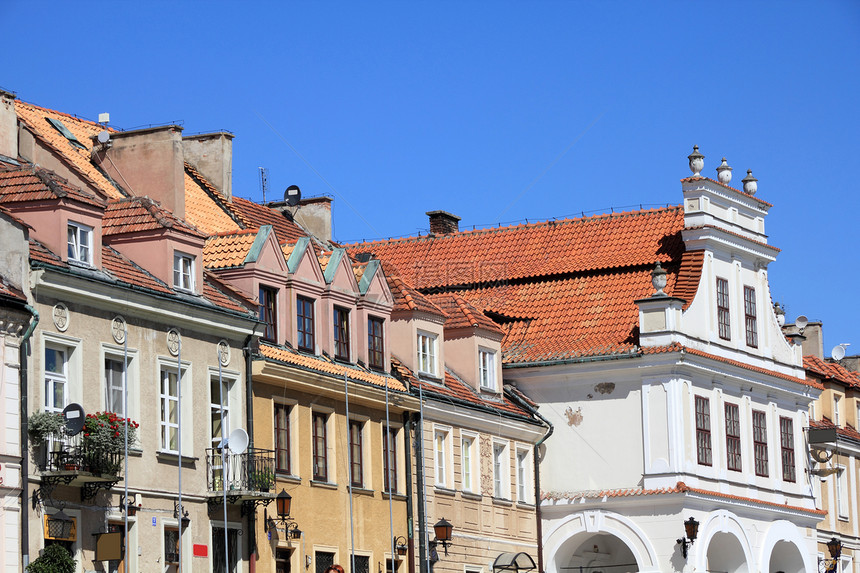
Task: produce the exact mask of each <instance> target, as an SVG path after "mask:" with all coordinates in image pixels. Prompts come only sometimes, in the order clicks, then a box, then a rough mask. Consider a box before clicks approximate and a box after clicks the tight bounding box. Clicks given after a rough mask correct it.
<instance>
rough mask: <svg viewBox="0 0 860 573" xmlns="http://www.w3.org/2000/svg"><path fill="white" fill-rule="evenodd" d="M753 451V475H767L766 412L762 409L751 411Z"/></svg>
mask: <svg viewBox="0 0 860 573" xmlns="http://www.w3.org/2000/svg"><path fill="white" fill-rule="evenodd" d="M752 428H753V452H754V459H755V475H757V476H761V477H768V475H769V471H768V456H767V414H766V413H765V412H763V411H762V410H753V411H752Z"/></svg>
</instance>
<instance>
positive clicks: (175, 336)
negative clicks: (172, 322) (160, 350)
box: [167, 328, 182, 356]
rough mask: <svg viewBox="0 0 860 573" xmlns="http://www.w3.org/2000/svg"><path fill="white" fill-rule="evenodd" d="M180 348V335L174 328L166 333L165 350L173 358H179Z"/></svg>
mask: <svg viewBox="0 0 860 573" xmlns="http://www.w3.org/2000/svg"><path fill="white" fill-rule="evenodd" d="M181 346H182V335H181V334H179V331H178V330H176V329H175V328H171V329H170V330H168V331H167V350H168V352H170V354H171V355H173V356H179V348H180V347H181Z"/></svg>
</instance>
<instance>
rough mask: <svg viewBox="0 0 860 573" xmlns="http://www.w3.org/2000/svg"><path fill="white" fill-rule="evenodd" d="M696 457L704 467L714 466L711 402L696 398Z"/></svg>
mask: <svg viewBox="0 0 860 573" xmlns="http://www.w3.org/2000/svg"><path fill="white" fill-rule="evenodd" d="M695 407H696V457H697V458H698V461H699V464H700V465H703V466H710V465H713V448H712V447H711V400H710V399H709V398H705V397H704V396H696V400H695Z"/></svg>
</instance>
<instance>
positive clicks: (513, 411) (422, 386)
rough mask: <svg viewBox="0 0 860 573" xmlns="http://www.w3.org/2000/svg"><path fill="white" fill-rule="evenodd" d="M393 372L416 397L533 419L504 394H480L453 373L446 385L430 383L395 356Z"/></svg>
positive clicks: (447, 375) (445, 382) (446, 373)
mask: <svg viewBox="0 0 860 573" xmlns="http://www.w3.org/2000/svg"><path fill="white" fill-rule="evenodd" d="M391 371H392V373H394V375H395V376H397V377H398V378H400V379H401V380H404V381H405V382H407V383H408V384H409V387H410V388H411V389H412V393H413V394H414V395H418V392H419V390H420V391H421V392H422V393H423V394H424V396H425V397H426V398H430V399H433V400H439V401H443V402H444V401H446V400H454V401H455V402H459V403H460V404H461V405H468V406H470V407H477V408H480V409H482V410H488V411H492V412H498V413H503V414H508V415H514V416H519V417H522V418H528V419H532V417H531V414H530V413H529V412H527V411H526V410H523V409H522V408H520V407H519V406H518V405H517V404H515V403H514V402H513V401H512V400H510V399H509V398H508V397H507V396H505V395H504V394H500V395H498V396H491V395H489V394H479V393H477V392H476V391H475V390H473V389H472V388H471V387H470V386H469V385H468V384H466V383H465V382H463V381H462V380H460V379H459V378H458V377H457V376H456V375H454V374H452V373H451V372H445V380H444V383H434V382H428V381H426V380H422V379H420V378H418V377H417V376H415V374H414V373H413V372H412V371H411V370H409V369H408V368H406V366H404V365H403V363H402V362H401V361H400V360H399V359H398V358H396V357H394V356H392V357H391Z"/></svg>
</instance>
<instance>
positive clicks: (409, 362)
mask: <svg viewBox="0 0 860 573" xmlns="http://www.w3.org/2000/svg"><path fill="white" fill-rule="evenodd" d="M441 321H442V318H441V317H435V316H430V315H422V316H418V317H416V318H412V317H409V318H404V317H402V316H397V315H392V317H391V328H390V332H391V345H390V346H391V354H392V355H393V356H396V357H397V358H398V359H399V360H400V361H401V362H403V364H404V365H405V366H406V367H407V368H409V369H410V370H412V371H413V372H416V373H417V372H418V332H419V331H421V332H425V333H429V334H432V335H435V336H436V365H437V375H438V377H439V378H442V377H443V376H444V372H443V371H442V369H443V368H444V366H443V365H444V364H446V358H445V345H444V344H443V341H444V330H443V326H442V323H441Z"/></svg>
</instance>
